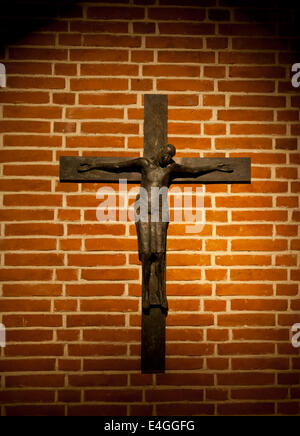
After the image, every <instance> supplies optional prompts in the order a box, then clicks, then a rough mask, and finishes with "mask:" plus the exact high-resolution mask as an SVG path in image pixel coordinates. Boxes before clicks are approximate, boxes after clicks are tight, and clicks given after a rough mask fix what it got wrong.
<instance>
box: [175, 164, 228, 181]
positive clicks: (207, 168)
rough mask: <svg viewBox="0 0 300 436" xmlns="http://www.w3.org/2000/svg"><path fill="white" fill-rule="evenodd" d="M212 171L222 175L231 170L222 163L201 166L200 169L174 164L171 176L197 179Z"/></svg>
mask: <svg viewBox="0 0 300 436" xmlns="http://www.w3.org/2000/svg"><path fill="white" fill-rule="evenodd" d="M214 171H221V172H223V173H232V172H233V169H232V168H231V167H230V166H229V165H227V164H223V163H218V164H212V165H203V166H200V167H190V166H187V165H180V164H176V165H174V167H173V170H172V176H173V177H174V178H175V177H199V176H202V175H204V174H208V173H212V172H214Z"/></svg>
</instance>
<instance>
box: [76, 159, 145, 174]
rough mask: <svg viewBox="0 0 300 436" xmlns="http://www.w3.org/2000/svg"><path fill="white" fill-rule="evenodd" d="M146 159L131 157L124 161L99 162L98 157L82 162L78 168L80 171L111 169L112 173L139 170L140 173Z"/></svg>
mask: <svg viewBox="0 0 300 436" xmlns="http://www.w3.org/2000/svg"><path fill="white" fill-rule="evenodd" d="M144 161H145V159H143V158H138V159H130V160H127V161H122V162H101V164H99V162H98V163H97V159H95V160H94V161H89V163H81V164H80V165H79V167H78V169H77V171H78V172H79V173H85V172H87V171H92V170H100V171H109V172H112V173H122V172H138V173H140V172H141V170H142V168H143V167H144V166H145V162H144Z"/></svg>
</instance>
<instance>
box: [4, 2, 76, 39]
mask: <svg viewBox="0 0 300 436" xmlns="http://www.w3.org/2000/svg"><path fill="white" fill-rule="evenodd" d="M76 3H79V2H78V0H52V1H51V0H2V1H1V5H0V48H4V47H6V46H7V45H10V44H14V43H16V42H17V41H18V40H19V39H20V38H22V37H24V36H26V35H28V34H30V33H31V32H34V31H35V30H39V29H41V28H43V27H44V26H47V25H49V24H50V23H51V21H52V20H54V19H56V18H57V17H63V16H64V14H66V13H67V12H69V11H70V10H71V9H72V7H74V5H75V4H76Z"/></svg>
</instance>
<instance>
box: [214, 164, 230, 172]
mask: <svg viewBox="0 0 300 436" xmlns="http://www.w3.org/2000/svg"><path fill="white" fill-rule="evenodd" d="M217 171H221V172H223V173H233V169H232V168H231V167H230V166H229V165H227V164H223V163H220V164H218V165H217Z"/></svg>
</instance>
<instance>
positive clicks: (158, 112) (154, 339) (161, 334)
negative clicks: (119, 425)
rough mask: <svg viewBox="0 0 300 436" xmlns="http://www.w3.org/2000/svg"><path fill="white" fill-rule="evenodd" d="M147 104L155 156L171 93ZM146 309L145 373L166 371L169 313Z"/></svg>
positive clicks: (162, 142)
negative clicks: (166, 332)
mask: <svg viewBox="0 0 300 436" xmlns="http://www.w3.org/2000/svg"><path fill="white" fill-rule="evenodd" d="M144 107H145V119H144V156H145V157H148V158H151V157H155V156H156V155H157V153H159V152H160V151H161V150H162V149H163V148H165V147H166V146H167V142H168V141H167V138H168V96H167V95H152V94H148V95H145V101H144ZM142 312H143V313H142V353H141V368H142V372H143V373H163V372H164V371H165V342H166V341H165V330H166V313H165V312H164V311H162V310H161V308H160V307H150V309H149V310H147V311H145V310H142Z"/></svg>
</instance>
